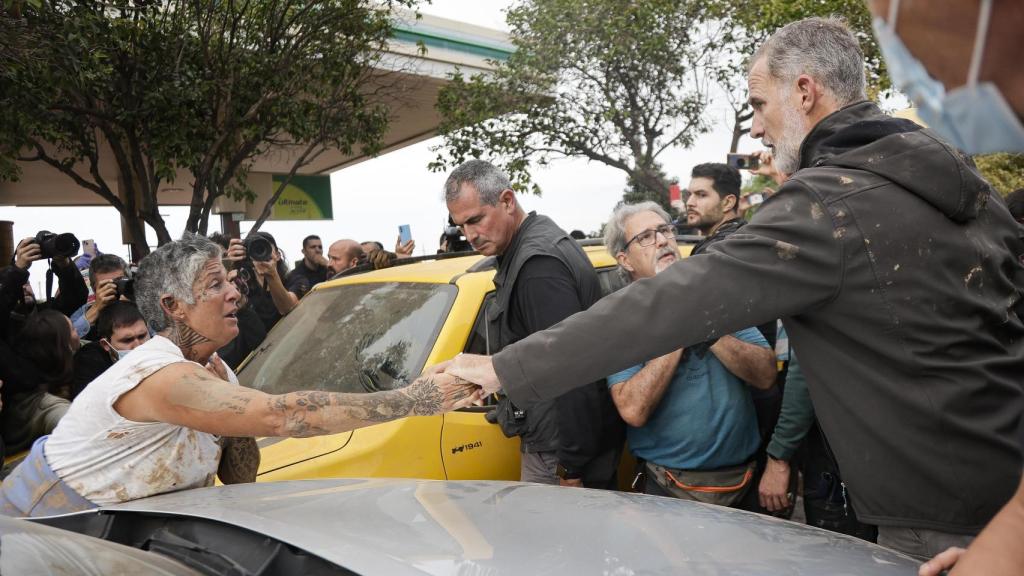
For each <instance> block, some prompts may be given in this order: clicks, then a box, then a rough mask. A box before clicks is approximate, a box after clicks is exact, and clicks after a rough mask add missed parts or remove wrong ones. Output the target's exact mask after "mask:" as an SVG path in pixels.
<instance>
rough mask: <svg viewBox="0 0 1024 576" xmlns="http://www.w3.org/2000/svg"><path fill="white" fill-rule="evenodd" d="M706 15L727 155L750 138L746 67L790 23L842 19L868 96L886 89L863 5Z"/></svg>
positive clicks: (824, 2) (807, 2)
mask: <svg viewBox="0 0 1024 576" xmlns="http://www.w3.org/2000/svg"><path fill="white" fill-rule="evenodd" d="M708 11H709V14H710V16H711V17H712V19H713V22H714V25H715V26H717V27H718V33H717V34H716V35H715V38H716V39H717V40H716V42H715V44H716V47H717V48H718V49H720V50H721V51H722V56H721V58H719V59H718V60H717V61H716V69H715V76H716V78H717V80H718V84H719V85H720V86H721V88H722V90H723V91H724V93H725V99H726V100H727V101H728V102H729V105H730V107H731V108H732V110H733V119H732V123H733V135H732V144H731V145H730V148H729V151H730V152H735V151H736V148H737V145H738V144H739V141H740V138H742V137H743V135H744V134H748V133H749V132H750V120H751V119H752V118H753V111H752V110H751V109H750V106H749V105H748V104H747V74H746V68H747V63H748V62H747V61H748V59H749V57H750V56H751V55H752V54H754V52H755V51H756V50H757V48H758V47H759V46H761V44H763V43H764V41H765V40H767V39H768V37H769V36H771V34H772V33H773V32H775V31H776V30H778V29H779V28H781V27H783V26H785V25H786V24H789V23H790V22H794V21H796V20H800V19H803V18H809V17H811V16H839V17H842V18H843V19H845V20H846V23H847V24H848V25H849V26H850V29H851V30H852V31H853V34H854V35H855V36H856V37H857V39H858V40H859V41H860V46H861V50H863V51H864V57H865V73H866V76H867V84H868V96H869V97H871V98H877V97H878V96H879V95H880V94H882V93H885V92H886V91H888V90H889V89H890V80H889V76H888V73H887V72H886V69H885V62H884V61H883V60H882V55H881V52H879V49H878V44H877V43H876V41H875V37H874V33H873V31H872V29H871V14H870V12H868V9H867V6H866V5H865V3H864V0H714V1H712V2H711V4H710V5H709V7H708Z"/></svg>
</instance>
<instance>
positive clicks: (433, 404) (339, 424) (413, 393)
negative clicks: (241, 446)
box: [267, 375, 473, 437]
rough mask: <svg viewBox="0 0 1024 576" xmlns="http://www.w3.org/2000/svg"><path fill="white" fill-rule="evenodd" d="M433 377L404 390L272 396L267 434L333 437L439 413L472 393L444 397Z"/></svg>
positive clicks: (467, 389) (465, 389) (461, 391)
mask: <svg viewBox="0 0 1024 576" xmlns="http://www.w3.org/2000/svg"><path fill="white" fill-rule="evenodd" d="M437 377H443V376H442V375H424V376H420V377H419V378H417V379H416V380H415V381H413V383H412V384H410V385H409V386H406V387H405V388H399V389H397V390H387V391H383V392H373V393H370V394H347V393H339V392H317V391H307V392H292V393H289V394H282V395H279V396H272V397H270V398H269V399H268V401H267V411H268V412H269V413H270V414H271V415H272V420H273V421H275V422H276V424H277V426H276V429H275V430H274V432H273V434H268V435H273V436H286V437H306V436H318V435H321V434H336V433H339V432H346V431H349V430H355V429H356V428H362V427H364V426H371V425H373V424H379V423H381V422H389V421H391V420H397V419H399V418H405V417H407V416H429V415H432V414H439V413H441V412H443V411H445V410H446V406H450V405H451V404H452V403H454V402H457V401H458V400H461V399H463V398H466V397H467V396H469V395H470V394H471V393H472V391H473V387H472V386H468V385H467V386H466V387H463V388H460V389H459V390H456V391H451V392H448V393H447V396H446V395H445V393H442V392H441V390H440V389H439V388H438V387H437V386H436V385H435V384H434V382H433V379H434V378H437Z"/></svg>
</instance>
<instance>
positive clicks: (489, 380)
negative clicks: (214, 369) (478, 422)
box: [423, 354, 501, 405]
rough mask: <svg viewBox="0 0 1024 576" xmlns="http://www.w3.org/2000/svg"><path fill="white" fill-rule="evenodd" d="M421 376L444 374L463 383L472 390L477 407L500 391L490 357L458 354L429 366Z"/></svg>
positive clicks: (499, 384)
mask: <svg viewBox="0 0 1024 576" xmlns="http://www.w3.org/2000/svg"><path fill="white" fill-rule="evenodd" d="M423 374H424V375H437V374H445V375H449V376H453V377H455V378H457V379H459V380H462V381H464V382H465V385H467V386H472V387H473V388H474V394H473V396H474V397H475V403H476V404H477V405H480V404H482V403H483V398H484V397H486V396H487V395H489V394H493V393H495V392H497V391H498V390H500V389H501V382H499V381H498V375H497V374H496V373H495V372H494V363H493V362H492V360H491V357H490V356H480V355H478V354H459V355H458V356H456V357H455V358H452V359H451V360H448V361H446V362H441V363H440V364H435V365H433V366H430V367H429V368H427V369H426V370H424V371H423Z"/></svg>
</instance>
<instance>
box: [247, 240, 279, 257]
mask: <svg viewBox="0 0 1024 576" xmlns="http://www.w3.org/2000/svg"><path fill="white" fill-rule="evenodd" d="M245 251H246V253H247V254H248V255H249V258H251V259H252V260H253V261H254V262H269V261H270V260H273V258H274V245H273V244H271V243H270V240H267V239H266V238H264V237H262V236H250V237H248V238H246V239H245Z"/></svg>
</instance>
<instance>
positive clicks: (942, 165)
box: [448, 18, 1024, 557]
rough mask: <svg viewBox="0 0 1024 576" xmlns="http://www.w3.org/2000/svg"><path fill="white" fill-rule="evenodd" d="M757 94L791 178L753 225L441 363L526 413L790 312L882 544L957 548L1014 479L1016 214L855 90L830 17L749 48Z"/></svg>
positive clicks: (851, 54)
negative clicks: (534, 328) (499, 345)
mask: <svg viewBox="0 0 1024 576" xmlns="http://www.w3.org/2000/svg"><path fill="white" fill-rule="evenodd" d="M749 88H750V102H751V104H752V106H753V109H754V114H755V116H754V123H753V127H752V130H751V135H752V136H754V137H757V138H762V139H763V140H764V142H765V143H766V144H768V145H769V146H772V147H773V149H774V155H775V159H776V162H777V163H778V166H779V168H780V170H781V171H782V172H788V173H792V176H791V177H790V178H789V180H787V181H786V183H785V184H784V185H783V186H782V187H781V188H780V189H779V191H778V193H777V194H775V195H774V196H772V197H771V198H770V199H769V200H767V201H766V202H765V203H764V204H763V205H762V207H761V208H760V210H759V211H758V213H757V214H756V215H755V216H754V218H753V219H752V220H751V222H750V224H748V225H747V226H745V227H744V228H743V230H742V231H741V232H739V233H736V234H733V235H732V236H730V237H729V238H727V239H726V240H723V241H722V242H719V243H717V244H716V245H715V246H713V247H712V248H711V249H710V250H708V252H707V253H706V254H701V255H698V256H694V257H691V258H687V259H685V260H684V261H683V262H680V263H678V264H675V265H673V266H672V267H671V268H670V269H669V270H666V271H665V272H663V273H662V274H659V275H658V276H656V277H654V278H651V279H646V280H642V281H640V282H636V283H634V284H632V285H631V286H629V287H627V288H626V289H624V290H620V291H619V292H617V293H615V294H612V295H611V296H609V297H607V298H605V299H603V300H601V301H600V302H598V303H597V304H596V305H594V306H593V307H592V308H591V309H590V310H589V311H587V312H585V313H583V314H577V315H576V316H574V317H572V318H570V319H569V320H567V321H565V322H562V323H560V324H559V325H557V326H555V327H554V328H553V329H551V330H547V331H544V332H541V333H538V334H534V335H532V336H530V337H528V338H526V339H524V340H523V341H521V342H518V343H516V344H514V345H512V346H509V347H508V348H506V349H505V350H503V351H502V352H501V353H499V354H498V355H496V356H495V357H494V358H493V364H492V362H491V360H490V359H487V358H478V357H473V356H465V355H464V356H460V357H459V358H457V359H456V361H455V362H454V363H453V364H452V365H450V366H449V367H448V370H449V371H450V372H451V373H454V374H456V375H459V376H462V377H463V378H466V379H469V380H472V381H474V382H477V383H478V384H481V385H482V386H483V387H484V389H485V390H488V391H489V390H492V389H495V388H499V387H503V388H504V390H505V392H506V393H508V395H509V396H510V397H511V398H512V399H513V400H514V401H515V402H516V403H517V404H518V405H520V406H523V407H525V408H527V409H529V408H530V407H531V406H532V405H533V404H534V403H535V402H537V401H539V400H543V399H546V398H550V397H552V396H554V395H557V394H561V393H564V392H565V391H567V390H569V389H571V388H572V387H574V386H579V385H581V384H583V383H585V382H588V381H590V380H591V379H593V378H595V377H598V376H600V375H601V374H611V373H614V372H615V371H617V370H621V369H623V368H625V367H626V366H628V365H630V364H632V363H635V362H638V361H641V360H643V359H644V358H648V357H650V356H652V355H655V354H665V353H667V352H669V351H670V350H672V349H674V348H678V347H680V346H688V345H690V344H692V343H695V342H701V341H705V340H707V339H708V338H712V337H714V336H717V335H721V334H724V333H729V332H731V331H734V330H737V329H740V328H742V327H744V326H750V325H754V324H758V323H761V322H765V321H767V320H770V319H772V318H782V319H783V324H784V325H785V327H786V330H787V332H788V333H789V337H790V339H791V341H792V344H793V346H794V348H795V349H797V350H799V351H800V354H801V356H800V360H801V363H802V365H803V369H804V372H805V374H806V375H807V383H808V388H809V389H810V392H811V398H812V400H813V402H814V409H815V412H816V413H817V414H818V417H819V419H820V422H821V426H822V429H823V430H824V432H825V435H826V436H827V437H828V439H829V442H830V445H831V448H832V450H833V452H834V453H835V456H836V460H837V462H838V464H839V468H840V471H841V473H842V474H843V478H844V480H845V481H846V484H847V486H848V487H849V489H850V491H851V493H852V494H853V497H854V498H855V499H856V501H857V502H858V503H859V509H858V514H859V516H860V518H861V520H863V521H865V522H870V523H874V524H876V525H878V526H879V538H878V540H879V543H882V544H887V545H889V546H894V547H897V548H899V549H901V550H903V551H906V552H909V553H912V554H915V555H918V556H921V557H926V556H930V555H931V554H933V553H935V552H938V551H942V550H944V549H945V548H946V547H947V546H948V545H950V544H951V543H955V542H960V543H963V542H965V541H967V540H969V539H970V538H971V536H972V535H973V534H976V533H977V531H978V530H979V529H980V528H981V527H982V526H983V525H984V524H985V523H986V522H987V521H988V520H990V519H991V518H992V516H993V515H994V514H995V513H996V511H997V510H998V509H999V508H1000V506H1001V505H1002V504H1003V503H1004V502H1006V501H1007V500H1008V499H1009V498H1010V496H1011V495H1012V494H1013V492H1014V489H1015V487H1016V486H1017V483H1018V481H1019V479H1020V476H1021V466H1022V460H1021V452H1020V446H1019V443H1018V441H1017V434H1016V433H1017V427H1018V424H1019V422H1020V419H1021V412H1022V407H1024V397H1022V389H1021V385H1020V375H1021V374H1024V322H1022V316H1024V305H1022V299H1021V294H1020V288H1019V286H1021V285H1024V267H1022V266H1021V263H1020V260H1019V258H1020V256H1021V254H1024V243H1022V241H1021V238H1020V236H1019V233H1018V230H1017V224H1016V223H1015V222H1014V221H1013V219H1012V218H1011V216H1010V214H1009V212H1008V211H1007V209H1006V206H1005V205H1004V204H1003V203H1002V202H1001V201H1000V200H999V198H998V197H997V193H996V192H995V191H994V190H993V189H992V187H991V186H990V185H988V184H987V183H986V182H985V181H984V180H982V179H981V177H980V176H978V174H977V172H976V171H975V170H974V169H973V168H972V167H971V166H970V164H969V163H968V162H967V160H966V159H965V158H964V157H963V155H962V154H960V153H959V152H958V151H957V150H955V149H953V148H951V147H950V146H949V145H948V144H946V143H945V142H943V141H942V140H940V139H939V138H937V137H936V136H935V135H934V134H932V133H931V132H930V131H928V130H925V129H921V128H920V127H918V126H917V125H915V124H913V123H910V122H907V121H902V120H897V119H892V118H889V117H887V116H885V115H884V114H882V113H881V111H879V109H878V108H877V106H875V105H874V104H872V103H871V102H867V101H865V99H864V70H863V55H862V53H861V51H860V48H859V46H858V43H857V40H856V39H855V38H854V37H853V35H852V34H851V33H850V32H849V30H848V29H846V27H845V26H844V25H842V24H841V23H839V22H837V21H834V20H830V19H821V18H812V19H807V20H802V21H799V22H794V23H792V24H789V25H788V26H786V27H784V28H782V29H781V30H779V31H778V32H777V33H776V34H775V35H774V36H772V38H771V39H769V40H768V42H767V43H766V44H765V46H764V47H762V48H761V50H760V51H759V52H758V53H757V54H756V55H755V57H754V58H753V59H752V68H751V70H750V73H749ZM711 286H713V287H714V289H707V288H708V287H711ZM645 307H646V308H645ZM644 309H646V310H649V313H642V310H644ZM711 310H715V311H719V312H717V313H716V314H715V315H713V316H712V315H708V316H707V317H704V316H698V315H699V314H700V312H701V311H711ZM625 311H628V313H624V312H625ZM695 317H696V318H697V321H695ZM612 323H614V324H615V325H616V330H614V331H609V330H606V329H604V328H605V327H606V326H608V325H611V324H612ZM538 382H544V383H545V384H547V385H546V386H543V387H542V386H537V385H536V384H535V383H538ZM552 383H553V384H554V385H551V384H552ZM907 536H910V537H912V538H914V539H915V541H914V542H909V541H908V538H907Z"/></svg>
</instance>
